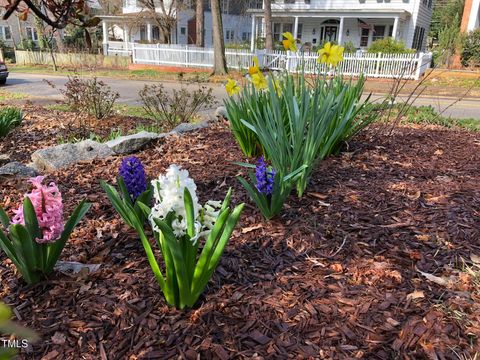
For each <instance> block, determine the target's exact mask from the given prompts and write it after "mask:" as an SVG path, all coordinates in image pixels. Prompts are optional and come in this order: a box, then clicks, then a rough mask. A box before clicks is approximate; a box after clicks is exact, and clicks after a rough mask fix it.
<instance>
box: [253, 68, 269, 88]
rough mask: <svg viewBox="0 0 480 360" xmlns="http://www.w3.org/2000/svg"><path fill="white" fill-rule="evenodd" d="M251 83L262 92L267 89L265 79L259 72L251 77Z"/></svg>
mask: <svg viewBox="0 0 480 360" xmlns="http://www.w3.org/2000/svg"><path fill="white" fill-rule="evenodd" d="M252 83H253V86H255V89H257V90H264V89H266V88H268V82H267V78H266V77H265V76H263V74H262V73H261V72H259V73H257V74H253V75H252Z"/></svg>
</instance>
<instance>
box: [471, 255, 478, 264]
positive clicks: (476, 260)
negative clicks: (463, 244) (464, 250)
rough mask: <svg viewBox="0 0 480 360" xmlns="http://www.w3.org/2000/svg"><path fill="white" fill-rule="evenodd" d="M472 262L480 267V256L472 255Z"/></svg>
mask: <svg viewBox="0 0 480 360" xmlns="http://www.w3.org/2000/svg"><path fill="white" fill-rule="evenodd" d="M470 260H472V261H473V263H474V264H477V265H480V256H478V255H475V254H470Z"/></svg>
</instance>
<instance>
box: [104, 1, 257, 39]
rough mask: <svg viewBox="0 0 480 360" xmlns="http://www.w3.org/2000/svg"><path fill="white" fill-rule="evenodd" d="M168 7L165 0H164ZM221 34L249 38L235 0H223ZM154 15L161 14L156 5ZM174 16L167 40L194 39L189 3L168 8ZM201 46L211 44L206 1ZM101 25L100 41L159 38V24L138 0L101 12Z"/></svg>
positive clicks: (246, 23)
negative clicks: (111, 12)
mask: <svg viewBox="0 0 480 360" xmlns="http://www.w3.org/2000/svg"><path fill="white" fill-rule="evenodd" d="M164 3H165V7H166V9H167V12H168V9H169V6H170V4H169V1H164ZM223 5H224V6H223V8H222V11H223V14H222V20H223V34H224V40H225V43H226V44H228V43H240V42H245V41H247V42H249V41H250V36H251V26H250V18H249V17H248V16H242V15H240V14H239V11H237V10H238V9H237V7H236V6H235V5H236V4H235V1H233V0H224V1H223ZM156 13H157V15H155V16H162V14H163V12H162V10H161V9H160V8H157V9H156ZM171 14H172V16H173V17H174V18H175V26H174V27H173V29H172V32H171V34H170V43H172V44H177V45H188V44H194V43H195V40H196V22H195V10H194V6H193V3H192V4H190V5H188V6H186V7H184V8H182V9H181V10H179V11H175V9H174V10H173V11H172V12H171ZM204 16H205V19H204V28H205V38H204V39H205V46H206V47H211V46H213V25H212V13H211V12H210V10H209V5H208V2H206V4H205V13H204ZM101 18H102V25H103V39H104V40H103V41H104V45H106V44H108V41H111V40H117V41H123V42H125V43H131V42H147V43H156V42H159V41H160V38H161V33H160V31H161V30H160V28H159V27H158V26H157V25H156V23H157V22H156V19H155V18H154V17H153V16H152V15H151V14H150V13H149V12H148V11H146V10H145V9H144V8H143V7H142V5H141V2H140V1H138V0H124V2H123V8H122V14H121V15H116V16H101Z"/></svg>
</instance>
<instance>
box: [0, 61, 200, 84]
mask: <svg viewBox="0 0 480 360" xmlns="http://www.w3.org/2000/svg"><path fill="white" fill-rule="evenodd" d="M9 70H10V71H11V72H12V73H15V72H16V73H29V74H31V73H33V74H51V75H74V74H78V75H80V76H82V75H85V76H98V77H113V78H118V79H130V80H175V81H176V80H180V79H182V80H186V81H198V82H207V81H208V80H209V74H208V73H206V72H205V73H204V72H194V73H183V72H171V71H159V70H154V69H142V70H128V69H96V70H92V69H89V68H85V69H82V68H59V69H58V71H53V69H52V68H51V66H46V65H36V66H34V65H31V66H24V65H15V66H11V67H9Z"/></svg>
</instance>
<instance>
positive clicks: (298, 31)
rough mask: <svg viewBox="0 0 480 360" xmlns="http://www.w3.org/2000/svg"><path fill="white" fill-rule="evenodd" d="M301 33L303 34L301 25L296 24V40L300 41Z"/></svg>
mask: <svg viewBox="0 0 480 360" xmlns="http://www.w3.org/2000/svg"><path fill="white" fill-rule="evenodd" d="M302 32H303V24H298V28H297V39H299V40H301V39H302Z"/></svg>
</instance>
